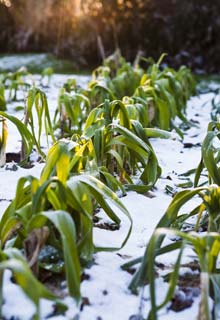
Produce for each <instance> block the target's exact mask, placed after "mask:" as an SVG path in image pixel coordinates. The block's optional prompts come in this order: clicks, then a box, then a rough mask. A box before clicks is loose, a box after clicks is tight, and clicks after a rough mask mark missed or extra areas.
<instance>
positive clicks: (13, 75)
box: [3, 67, 30, 101]
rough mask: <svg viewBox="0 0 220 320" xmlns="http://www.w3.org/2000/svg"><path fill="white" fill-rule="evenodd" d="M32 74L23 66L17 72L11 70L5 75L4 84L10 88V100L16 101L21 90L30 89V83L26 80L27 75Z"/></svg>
mask: <svg viewBox="0 0 220 320" xmlns="http://www.w3.org/2000/svg"><path fill="white" fill-rule="evenodd" d="M27 75H30V74H29V73H28V71H27V70H26V68H24V67H21V68H20V69H18V70H17V71H15V72H9V73H6V74H5V75H4V80H3V84H4V86H5V88H6V89H8V90H9V100H11V101H16V100H17V93H18V91H19V90H21V89H23V90H25V91H26V90H28V89H29V88H30V83H28V82H26V81H25V76H27Z"/></svg>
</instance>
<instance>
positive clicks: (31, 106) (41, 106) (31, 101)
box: [24, 87, 55, 157]
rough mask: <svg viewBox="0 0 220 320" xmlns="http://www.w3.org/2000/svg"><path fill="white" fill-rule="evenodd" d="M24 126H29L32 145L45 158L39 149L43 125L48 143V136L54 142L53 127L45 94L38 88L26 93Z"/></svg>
mask: <svg viewBox="0 0 220 320" xmlns="http://www.w3.org/2000/svg"><path fill="white" fill-rule="evenodd" d="M34 111H35V112H36V115H37V121H38V122H37V128H38V131H37V132H36V124H35V123H34V115H33V114H34ZM24 125H25V126H27V127H28V126H30V130H31V133H32V137H33V141H34V144H35V146H36V148H37V150H38V152H39V154H40V155H41V156H42V157H45V154H44V153H43V151H42V149H41V138H42V129H43V125H44V130H45V133H46V138H47V142H48V135H50V136H51V138H52V141H53V142H55V137H54V133H53V127H52V123H51V119H50V112H49V108H48V104H47V97H46V94H45V93H44V92H43V91H41V90H40V89H38V88H35V87H33V88H32V89H30V90H29V91H28V95H27V100H26V106H25V115H24Z"/></svg>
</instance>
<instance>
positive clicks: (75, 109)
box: [53, 89, 90, 138]
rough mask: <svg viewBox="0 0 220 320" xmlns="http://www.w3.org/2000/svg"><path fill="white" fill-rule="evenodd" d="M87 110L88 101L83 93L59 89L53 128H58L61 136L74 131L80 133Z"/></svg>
mask: <svg viewBox="0 0 220 320" xmlns="http://www.w3.org/2000/svg"><path fill="white" fill-rule="evenodd" d="M89 111H90V101H89V99H88V98H87V97H86V96H85V95H84V94H83V93H78V92H77V91H71V93H68V92H66V91H65V89H61V92H60V95H59V98H58V108H57V109H56V112H55V116H54V121H53V122H54V128H55V129H56V128H59V129H60V131H61V133H60V135H61V137H62V138H63V137H64V136H71V135H73V134H74V133H78V134H81V132H82V129H83V125H84V123H85V121H86V118H87V116H88V113H89Z"/></svg>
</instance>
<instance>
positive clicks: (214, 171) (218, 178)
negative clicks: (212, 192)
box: [194, 122, 220, 186]
mask: <svg viewBox="0 0 220 320" xmlns="http://www.w3.org/2000/svg"><path fill="white" fill-rule="evenodd" d="M219 129H220V125H219V123H218V122H210V123H209V125H208V132H207V134H206V136H205V139H204V141H203V143H202V150H201V153H202V157H201V160H200V163H199V165H198V168H197V170H196V175H195V181H194V184H195V186H197V185H198V183H199V180H200V177H201V174H202V172H203V169H204V168H206V169H207V171H208V177H209V182H210V183H216V184H217V185H220V172H219V156H220V149H219V147H218V146H217V142H218V140H219V138H220V132H219Z"/></svg>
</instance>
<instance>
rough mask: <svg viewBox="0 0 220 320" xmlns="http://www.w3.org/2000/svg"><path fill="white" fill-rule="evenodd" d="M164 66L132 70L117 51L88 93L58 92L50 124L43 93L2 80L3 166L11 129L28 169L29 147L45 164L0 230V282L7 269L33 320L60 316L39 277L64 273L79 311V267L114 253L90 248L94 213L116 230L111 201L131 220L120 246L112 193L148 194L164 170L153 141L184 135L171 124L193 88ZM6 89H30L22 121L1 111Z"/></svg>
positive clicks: (22, 185) (23, 185) (26, 181)
mask: <svg viewBox="0 0 220 320" xmlns="http://www.w3.org/2000/svg"><path fill="white" fill-rule="evenodd" d="M161 59H162V57H161ZM161 59H160V60H159V61H158V62H157V63H151V64H150V66H149V68H148V70H143V69H142V68H140V67H139V66H138V61H136V63H135V65H134V66H132V65H131V64H129V63H127V62H126V61H125V60H124V59H123V58H122V57H121V55H120V54H119V52H116V53H115V55H113V56H111V57H109V58H108V59H107V60H106V61H105V62H104V64H103V66H101V67H99V68H97V69H96V70H95V71H94V72H93V75H92V81H91V82H90V83H89V86H88V88H87V89H83V88H81V87H79V86H77V84H76V82H75V81H74V80H73V79H70V80H68V81H67V82H66V83H65V84H64V86H63V88H62V89H61V90H60V95H59V97H58V103H57V109H56V112H55V116H54V119H53V120H51V115H50V111H49V107H48V103H47V97H46V94H45V93H44V92H43V90H42V88H37V87H35V86H34V87H32V88H28V86H27V85H26V84H25V83H26V81H27V78H23V77H24V76H25V77H27V74H25V75H24V74H20V73H19V75H18V78H19V81H20V82H19V84H18V83H17V82H16V81H18V78H16V80H14V78H13V76H12V75H10V77H9V75H3V77H2V79H3V80H2V84H1V88H2V91H0V94H1V101H5V103H3V104H1V106H2V105H3V107H2V111H1V112H0V116H1V124H2V136H1V140H0V151H1V153H0V155H1V157H0V160H1V165H4V163H5V161H6V158H7V154H6V151H5V150H6V142H7V134H8V131H7V121H11V122H12V123H13V124H14V125H16V127H17V129H18V131H19V133H20V135H21V138H22V147H21V155H20V160H21V162H20V164H21V165H25V164H27V163H28V161H29V156H30V154H31V152H32V150H33V147H35V148H36V149H37V151H38V153H39V155H40V156H41V158H42V160H45V165H44V168H43V170H42V173H41V176H40V178H39V179H37V178H35V177H33V176H27V177H23V178H21V179H20V180H19V181H18V184H17V191H16V195H15V198H14V200H13V201H12V202H11V204H10V205H9V207H8V208H7V209H6V211H5V212H4V214H3V216H2V219H1V222H0V240H1V262H0V269H1V270H2V273H1V275H2V276H3V271H4V270H5V269H10V270H12V272H13V275H14V277H15V279H16V282H17V283H18V284H19V285H20V286H21V287H22V289H23V290H24V291H25V293H26V294H27V295H28V296H29V298H30V299H31V300H32V301H33V302H34V303H35V304H36V307H37V309H36V310H37V311H36V315H35V318H36V319H38V318H39V301H40V299H41V298H47V299H52V300H54V301H56V303H57V305H58V306H59V307H60V308H64V306H63V305H62V303H61V302H60V301H59V299H58V298H57V297H55V296H54V295H53V294H52V293H51V292H49V291H48V289H46V287H44V286H43V285H42V284H41V283H40V281H39V280H37V279H40V275H41V273H42V271H50V272H52V273H58V274H63V273H65V276H66V279H67V286H68V290H69V294H70V295H71V296H72V297H73V298H75V299H76V301H77V302H78V303H79V302H80V299H81V295H80V282H81V276H82V273H83V268H84V267H85V266H86V265H88V264H89V263H91V262H92V261H93V253H94V252H97V251H100V250H107V251H113V250H118V249H119V248H118V247H115V246H114V245H112V247H110V248H102V247H98V248H97V247H95V246H94V242H93V227H94V220H96V219H97V215H96V212H97V211H98V210H100V208H102V209H103V211H104V212H105V214H106V215H107V216H108V217H109V218H110V219H111V220H112V222H113V223H114V224H116V225H117V226H120V218H119V216H118V215H117V214H116V212H115V209H113V208H114V206H111V205H110V203H109V201H110V202H111V203H112V204H114V205H115V206H116V207H118V208H119V209H120V211H121V213H122V214H124V215H126V216H127V218H128V219H129V221H130V227H129V229H128V232H127V235H126V237H125V239H124V241H123V243H122V244H121V246H120V247H122V246H123V245H124V244H125V243H126V241H127V239H128V237H129V235H130V233H131V230H132V220H131V217H130V215H129V212H128V211H127V209H126V208H125V207H124V206H123V205H122V203H121V202H120V200H119V198H118V196H117V194H116V193H115V192H119V191H120V193H121V194H122V195H124V194H125V193H126V191H127V190H135V191H138V192H146V191H148V190H149V189H151V188H152V187H153V186H154V184H155V183H156V181H157V179H158V177H159V176H160V174H161V168H160V166H159V164H158V160H157V157H156V154H155V152H154V150H153V148H152V146H151V144H150V141H149V138H150V137H154V138H157V137H159V138H161V137H162V138H169V137H170V134H169V133H168V132H167V131H165V130H171V129H173V128H174V129H176V130H177V131H178V133H179V134H180V135H181V136H182V133H181V132H180V130H179V129H177V128H176V127H175V125H174V122H173V121H174V119H175V118H176V117H179V118H180V119H181V120H182V121H187V120H186V118H185V108H186V102H187V100H188V99H189V97H190V95H192V94H194V92H195V84H194V81H193V77H192V75H191V73H190V71H189V70H188V69H187V68H184V67H182V68H181V69H180V70H178V71H174V70H173V69H170V68H165V69H163V70H161V68H160V63H161ZM19 72H20V71H19ZM45 74H46V75H47V76H50V75H51V71H50V72H47V73H45ZM21 79H22V81H21ZM13 81H15V84H13V83H14V82H13ZM11 88H13V90H14V94H13V98H14V99H16V92H17V90H20V89H21V88H23V89H26V88H28V91H27V98H26V101H25V106H24V120H23V121H20V120H19V119H18V118H17V117H15V116H13V115H11V114H9V113H8V112H7V111H6V109H7V108H6V107H7V102H6V100H7V99H6V98H5V95H6V92H7V90H9V92H10V96H11V97H12V93H11V91H10V90H11ZM5 89H6V90H5ZM43 133H44V134H45V133H46V137H47V138H48V140H50V141H52V142H53V146H52V147H51V148H50V150H49V152H48V154H47V156H46V155H45V153H44V152H43V150H42V148H41V145H42V139H43ZM60 138H61V139H60ZM33 285H34V286H35V290H34V291H33V290H32V288H33ZM1 290H2V285H1ZM0 297H2V294H0ZM1 305H2V302H1ZM58 309H59V308H58Z"/></svg>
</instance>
